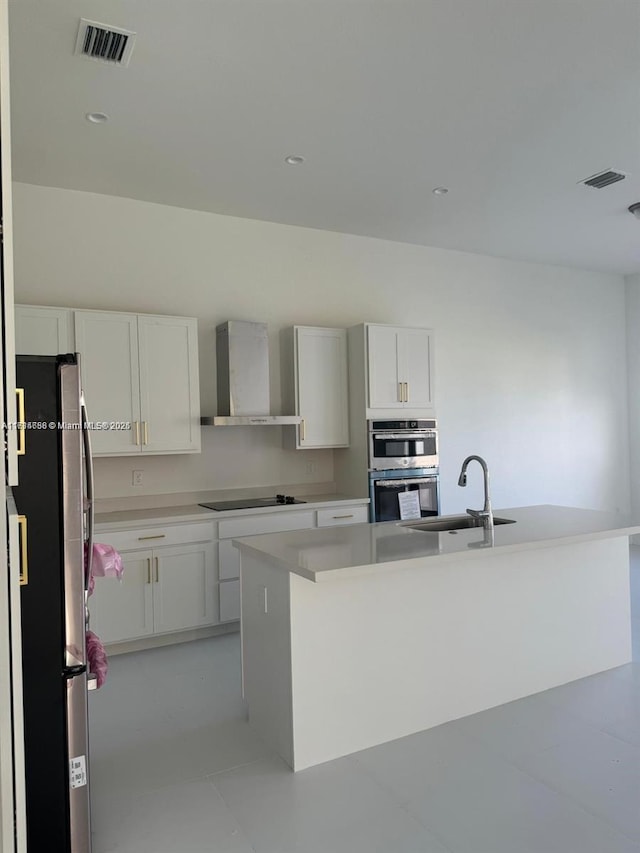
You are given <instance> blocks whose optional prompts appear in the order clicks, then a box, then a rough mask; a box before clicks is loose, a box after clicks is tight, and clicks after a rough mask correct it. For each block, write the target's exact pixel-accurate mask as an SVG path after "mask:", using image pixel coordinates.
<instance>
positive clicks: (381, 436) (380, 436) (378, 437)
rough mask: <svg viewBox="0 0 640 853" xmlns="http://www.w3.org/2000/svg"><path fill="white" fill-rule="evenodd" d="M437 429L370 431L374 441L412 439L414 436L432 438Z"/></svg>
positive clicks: (435, 434)
mask: <svg viewBox="0 0 640 853" xmlns="http://www.w3.org/2000/svg"><path fill="white" fill-rule="evenodd" d="M437 434H438V431H437V430H435V429H426V430H424V432H372V433H371V435H372V437H373V439H374V441H384V440H385V439H387V438H388V439H409V441H411V440H412V439H416V438H434V437H435V436H437Z"/></svg>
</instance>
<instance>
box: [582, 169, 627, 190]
mask: <svg viewBox="0 0 640 853" xmlns="http://www.w3.org/2000/svg"><path fill="white" fill-rule="evenodd" d="M626 177H627V176H626V175H625V173H624V172H617V171H615V170H614V169H607V170H606V171H604V172H598V173H597V174H596V175H591V177H590V178H585V179H584V180H583V181H578V183H580V184H584V185H585V186H587V187H593V188H594V189H596V190H601V189H603V188H604V187H608V186H609V184H616V183H617V182H618V181H624V179H625V178H626Z"/></svg>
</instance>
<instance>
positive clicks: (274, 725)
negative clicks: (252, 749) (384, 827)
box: [240, 553, 294, 767]
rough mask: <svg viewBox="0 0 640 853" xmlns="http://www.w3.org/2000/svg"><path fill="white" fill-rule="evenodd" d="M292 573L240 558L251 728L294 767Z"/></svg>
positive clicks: (246, 691) (244, 668) (245, 682)
mask: <svg viewBox="0 0 640 853" xmlns="http://www.w3.org/2000/svg"><path fill="white" fill-rule="evenodd" d="M289 578H290V575H289V573H288V572H283V571H282V570H281V569H278V568H275V567H274V566H272V565H269V563H267V562H266V561H264V562H263V561H262V560H259V559H257V558H255V557H253V556H251V555H249V554H246V553H243V554H241V564H240V589H241V592H240V597H241V637H242V677H243V686H244V698H245V699H246V701H247V704H248V707H249V724H250V725H251V727H252V728H254V729H255V730H256V731H257V732H258V734H259V735H260V736H261V737H262V738H263V740H264V741H265V743H267V744H268V745H269V746H271V747H272V748H273V749H275V750H276V752H278V753H279V755H281V756H282V758H284V760H285V761H286V762H287V764H289V765H290V766H291V767H293V764H294V756H293V737H292V691H291V632H290V613H289Z"/></svg>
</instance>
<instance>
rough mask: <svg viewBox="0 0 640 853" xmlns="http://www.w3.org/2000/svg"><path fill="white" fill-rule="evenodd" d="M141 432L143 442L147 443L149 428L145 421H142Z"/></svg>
mask: <svg viewBox="0 0 640 853" xmlns="http://www.w3.org/2000/svg"><path fill="white" fill-rule="evenodd" d="M142 432H143V434H144V441H143V444H149V428H148V426H147V422H146V421H142Z"/></svg>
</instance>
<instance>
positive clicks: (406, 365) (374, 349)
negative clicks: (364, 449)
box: [367, 324, 434, 410]
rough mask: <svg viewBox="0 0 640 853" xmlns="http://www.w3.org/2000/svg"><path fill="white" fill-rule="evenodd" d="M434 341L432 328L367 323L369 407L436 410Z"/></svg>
mask: <svg viewBox="0 0 640 853" xmlns="http://www.w3.org/2000/svg"><path fill="white" fill-rule="evenodd" d="M432 341H433V333H432V332H431V330H430V329H415V328H402V327H396V326H382V325H376V324H367V359H368V365H367V366H368V380H369V381H368V392H369V396H368V408H370V409H399V410H402V409H427V410H432V409H433V406H434V399H433V345H432Z"/></svg>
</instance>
